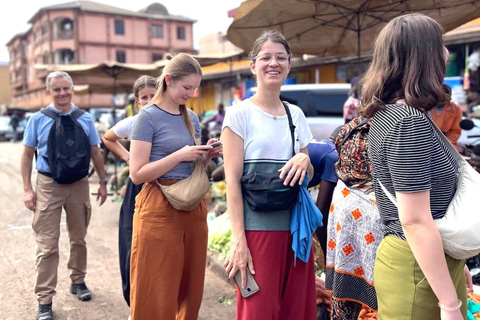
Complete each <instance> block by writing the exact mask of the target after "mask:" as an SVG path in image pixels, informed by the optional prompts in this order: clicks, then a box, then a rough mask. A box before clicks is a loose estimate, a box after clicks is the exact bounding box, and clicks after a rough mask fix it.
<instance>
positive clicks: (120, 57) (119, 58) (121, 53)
mask: <svg viewBox="0 0 480 320" xmlns="http://www.w3.org/2000/svg"><path fill="white" fill-rule="evenodd" d="M125 61H127V59H126V58H125V51H117V62H122V63H125Z"/></svg>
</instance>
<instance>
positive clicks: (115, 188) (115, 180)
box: [112, 75, 118, 195]
mask: <svg viewBox="0 0 480 320" xmlns="http://www.w3.org/2000/svg"><path fill="white" fill-rule="evenodd" d="M113 97H114V99H113V101H112V121H113V123H114V124H113V125H115V120H116V116H117V115H116V112H115V99H116V98H117V76H116V75H114V76H113ZM113 177H114V178H113V191H114V193H115V195H117V194H118V178H117V155H114V161H113Z"/></svg>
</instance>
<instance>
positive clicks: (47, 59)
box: [43, 52, 50, 64]
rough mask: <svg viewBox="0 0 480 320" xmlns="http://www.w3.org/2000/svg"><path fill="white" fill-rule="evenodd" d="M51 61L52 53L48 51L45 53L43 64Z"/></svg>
mask: <svg viewBox="0 0 480 320" xmlns="http://www.w3.org/2000/svg"><path fill="white" fill-rule="evenodd" d="M49 63H50V54H49V53H48V52H44V53H43V64H49Z"/></svg>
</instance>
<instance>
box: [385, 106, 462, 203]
mask: <svg viewBox="0 0 480 320" xmlns="http://www.w3.org/2000/svg"><path fill="white" fill-rule="evenodd" d="M426 117H427V119H428V121H430V123H431V124H432V126H433V128H434V129H435V130H436V131H437V133H438V135H439V136H440V140H442V141H443V144H444V145H445V147H447V149H448V151H450V153H451V154H452V156H453V157H454V158H455V160H456V161H458V162H461V161H465V160H464V159H463V157H462V156H461V155H460V153H458V151H457V149H455V148H454V147H453V145H452V144H451V143H450V141H448V139H447V137H445V135H444V134H443V132H442V131H441V130H440V129H439V128H438V127H437V125H436V124H435V122H433V121H432V119H430V117H429V116H428V115H426ZM377 181H378V183H379V184H380V187H381V188H382V190H383V192H384V193H385V195H386V196H387V197H388V199H390V201H391V202H392V203H393V204H394V205H395V207H397V208H398V205H397V199H395V197H394V196H393V195H392V194H391V193H390V192H389V191H388V190H387V188H386V187H385V186H384V185H383V183H382V182H381V181H380V180H379V179H377Z"/></svg>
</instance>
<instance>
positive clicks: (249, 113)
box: [223, 99, 312, 162]
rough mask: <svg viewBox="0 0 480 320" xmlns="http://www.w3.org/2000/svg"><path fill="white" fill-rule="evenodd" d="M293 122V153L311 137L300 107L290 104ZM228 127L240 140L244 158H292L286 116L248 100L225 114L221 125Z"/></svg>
mask: <svg viewBox="0 0 480 320" xmlns="http://www.w3.org/2000/svg"><path fill="white" fill-rule="evenodd" d="M288 106H289V110H290V114H291V115H292V121H293V124H294V125H295V136H294V137H295V153H299V152H300V149H303V148H305V147H306V146H307V145H308V143H309V142H310V141H311V140H312V133H311V132H310V128H309V126H308V123H307V120H306V119H305V115H304V114H303V112H302V110H301V109H300V108H299V107H297V106H296V105H293V104H289V105H288ZM225 127H229V128H230V129H231V130H232V131H233V132H234V133H236V134H237V135H239V136H240V137H241V138H242V139H243V146H244V154H245V158H244V160H245V161H248V160H259V159H270V160H277V161H278V160H284V161H285V162H286V161H288V160H289V159H290V158H291V157H292V138H291V135H290V127H289V124H288V117H287V115H284V116H277V120H274V119H273V115H271V114H269V113H267V112H265V111H263V110H262V109H260V107H258V106H257V105H255V104H254V103H252V102H251V101H250V99H247V100H244V101H242V102H239V103H236V104H235V105H234V106H232V107H230V108H229V109H228V111H227V112H226V114H225V120H224V121H223V128H225Z"/></svg>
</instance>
